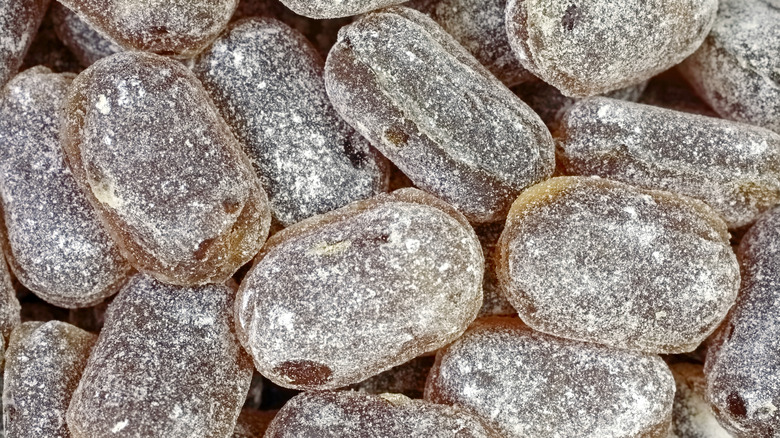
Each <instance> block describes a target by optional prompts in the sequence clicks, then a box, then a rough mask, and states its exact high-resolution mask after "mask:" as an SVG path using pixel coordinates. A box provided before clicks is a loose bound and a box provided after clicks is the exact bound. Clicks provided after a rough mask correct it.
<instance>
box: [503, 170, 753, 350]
mask: <svg viewBox="0 0 780 438" xmlns="http://www.w3.org/2000/svg"><path fill="white" fill-rule="evenodd" d="M498 276H499V280H500V281H501V284H502V286H503V289H504V292H505V293H506V297H507V299H508V300H509V302H510V303H512V305H513V306H514V307H515V309H517V311H518V313H519V315H520V318H522V320H523V321H524V322H525V323H526V324H528V325H529V326H531V327H532V328H533V329H536V330H539V331H541V332H544V333H548V334H551V335H555V336H560V337H563V338H568V339H575V340H580V341H587V342H595V343H599V344H605V345H608V346H613V347H618V348H626V349H632V350H639V351H646V352H653V353H681V352H687V351H692V350H694V349H695V348H696V346H697V345H699V344H700V343H701V342H702V341H703V340H704V339H705V338H706V337H707V336H708V335H709V334H710V333H712V332H713V331H714V330H715V328H716V327H717V326H718V324H719V323H720V322H721V321H722V320H723V318H724V317H725V316H726V313H727V312H728V310H729V309H730V308H731V306H732V305H733V304H734V300H735V299H736V296H737V291H738V289H739V283H740V275H739V265H738V263H737V259H736V256H735V255H734V253H733V252H732V250H731V246H730V244H729V233H728V230H727V228H726V224H725V223H724V222H723V220H722V219H721V218H720V216H719V215H718V214H717V213H715V211H713V210H712V209H711V208H709V207H708V206H707V205H706V204H704V203H703V202H701V201H698V200H695V199H692V198H688V197H686V196H682V195H678V194H675V193H671V192H663V191H653V190H644V189H639V188H636V187H634V186H630V185H627V184H623V183H619V182H615V181H611V180H607V179H601V178H598V177H592V178H590V177H558V178H553V179H550V180H548V181H545V182H543V183H541V184H537V185H535V186H533V187H532V188H530V189H528V190H526V191H525V192H523V194H521V195H520V197H518V198H517V201H515V203H514V204H513V205H512V210H510V212H509V217H508V219H507V223H506V227H505V228H504V232H503V233H502V234H501V240H500V241H499V261H498Z"/></svg>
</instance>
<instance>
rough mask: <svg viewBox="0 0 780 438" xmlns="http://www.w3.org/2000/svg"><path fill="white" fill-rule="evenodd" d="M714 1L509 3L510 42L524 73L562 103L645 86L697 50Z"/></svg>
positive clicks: (520, 0)
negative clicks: (548, 88) (563, 97)
mask: <svg viewBox="0 0 780 438" xmlns="http://www.w3.org/2000/svg"><path fill="white" fill-rule="evenodd" d="M717 9H718V1H717V0H670V1H665V2H648V1H646V0H627V1H621V2H614V1H611V0H585V1H578V2H576V3H572V2H563V1H558V0H509V2H508V4H507V9H506V26H507V33H508V35H509V43H510V44H511V46H512V49H514V51H515V53H516V54H517V57H518V58H519V59H520V62H521V63H522V64H523V66H525V68H526V69H528V70H529V71H530V72H531V73H533V74H534V75H536V76H537V77H539V78H540V79H542V80H544V81H545V82H547V83H548V84H550V85H552V86H554V87H556V88H558V89H559V90H561V92H562V93H563V94H565V95H567V96H572V97H585V96H593V95H596V94H601V93H605V92H608V91H612V90H617V89H618V88H623V87H627V86H629V85H632V84H635V83H638V82H642V81H644V80H647V79H650V77H652V76H654V75H656V74H658V73H660V72H662V71H664V70H666V69H668V68H670V67H672V66H674V65H675V64H678V63H680V62H681V61H682V60H684V59H685V58H686V57H687V56H688V55H690V54H691V53H693V52H694V51H695V50H696V48H698V47H699V45H700V44H701V42H702V41H703V40H704V38H705V37H706V36H707V33H708V32H709V31H710V28H711V27H712V23H713V21H714V20H715V13H716V11H717Z"/></svg>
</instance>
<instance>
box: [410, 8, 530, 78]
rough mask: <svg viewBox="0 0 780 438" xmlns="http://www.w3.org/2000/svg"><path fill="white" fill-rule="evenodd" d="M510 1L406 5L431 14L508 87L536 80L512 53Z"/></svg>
mask: <svg viewBox="0 0 780 438" xmlns="http://www.w3.org/2000/svg"><path fill="white" fill-rule="evenodd" d="M506 1H507V0H414V1H411V2H409V3H407V4H406V6H409V7H411V8H414V9H417V10H418V11H420V12H423V13H425V14H428V15H430V17H431V18H433V20H434V21H436V22H437V23H439V25H441V27H442V28H444V30H446V31H447V33H449V34H450V35H452V37H453V38H455V40H457V41H458V42H459V43H460V44H461V45H463V47H464V48H466V50H468V51H469V52H471V54H472V55H474V57H475V58H477V60H478V61H479V62H481V63H482V65H484V66H485V67H487V69H488V70H490V72H491V73H493V74H494V75H495V76H496V77H497V78H498V79H499V80H500V81H501V82H503V83H504V84H505V85H506V86H507V87H512V86H514V85H517V84H520V83H522V82H525V81H528V80H531V79H534V78H535V77H534V75H532V74H531V73H530V72H529V71H528V70H526V69H525V67H523V65H522V64H520V61H519V60H518V59H517V57H516V56H515V54H514V52H512V48H511V47H510V46H509V40H508V39H507V36H506V26H505V25H504V15H505V14H504V11H505V10H506Z"/></svg>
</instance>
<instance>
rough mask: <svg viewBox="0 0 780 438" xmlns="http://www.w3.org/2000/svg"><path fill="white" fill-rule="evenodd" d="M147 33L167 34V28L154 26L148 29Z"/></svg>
mask: <svg viewBox="0 0 780 438" xmlns="http://www.w3.org/2000/svg"><path fill="white" fill-rule="evenodd" d="M149 33H151V34H152V35H168V28H167V27H165V26H156V27H153V28H151V29H149Z"/></svg>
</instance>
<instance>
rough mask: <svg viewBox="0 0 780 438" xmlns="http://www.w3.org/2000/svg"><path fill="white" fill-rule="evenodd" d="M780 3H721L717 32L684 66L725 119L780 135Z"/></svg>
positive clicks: (752, 0)
mask: <svg viewBox="0 0 780 438" xmlns="http://www.w3.org/2000/svg"><path fill="white" fill-rule="evenodd" d="M778 35H780V2H778V1H777V0H771V1H770V0H720V4H719V7H718V16H717V18H716V20H715V25H714V26H713V27H712V31H711V32H710V34H709V35H708V36H707V39H705V40H704V43H703V44H702V45H701V47H699V49H698V50H697V51H696V53H694V54H693V55H692V56H690V57H689V58H688V59H687V60H685V62H684V63H682V65H681V66H680V71H681V72H682V74H683V76H685V78H686V79H687V80H688V81H689V82H690V83H691V85H693V87H694V89H695V90H696V91H697V92H698V93H699V95H700V96H701V97H702V99H704V101H705V102H707V103H708V104H710V106H712V108H713V109H714V110H715V111H716V112H717V113H718V114H720V115H721V116H722V117H724V118H726V119H731V120H737V121H740V122H746V123H750V124H753V125H758V126H762V127H764V128H767V129H771V130H773V131H775V132H778V133H780V56H778V53H780V37H778Z"/></svg>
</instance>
